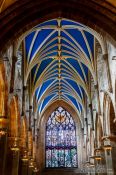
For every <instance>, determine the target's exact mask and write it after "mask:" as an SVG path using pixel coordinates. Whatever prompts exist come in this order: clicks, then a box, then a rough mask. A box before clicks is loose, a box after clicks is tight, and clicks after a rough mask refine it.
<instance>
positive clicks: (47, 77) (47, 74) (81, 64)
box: [23, 18, 95, 116]
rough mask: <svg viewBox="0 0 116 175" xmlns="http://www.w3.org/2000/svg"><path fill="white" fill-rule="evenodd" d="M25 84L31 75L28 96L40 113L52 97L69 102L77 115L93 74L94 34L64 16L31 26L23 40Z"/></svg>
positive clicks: (88, 93) (88, 92) (79, 113)
mask: <svg viewBox="0 0 116 175" xmlns="http://www.w3.org/2000/svg"><path fill="white" fill-rule="evenodd" d="M23 43H24V51H25V54H24V57H25V79H24V81H25V84H26V83H27V81H28V78H29V77H31V100H32V99H33V97H34V96H35V97H36V104H37V105H36V107H37V110H38V112H39V115H41V114H42V113H43V112H44V110H45V109H46V108H47V107H48V106H49V105H50V104H52V103H53V102H54V101H56V100H63V101H65V102H67V103H69V104H70V105H71V106H72V107H73V108H74V109H75V110H76V111H77V113H78V115H79V116H81V113H82V111H84V110H85V96H86V97H88V101H91V97H90V89H89V80H90V74H91V75H93V76H94V73H95V67H94V36H93V35H92V34H91V33H90V32H89V29H88V28H87V27H86V26H84V25H82V24H80V23H77V22H74V21H71V20H67V19H61V18H58V19H53V20H50V21H47V22H44V23H42V24H39V25H38V26H36V27H34V28H33V29H32V30H31V31H29V33H28V34H26V36H25V38H24V40H23Z"/></svg>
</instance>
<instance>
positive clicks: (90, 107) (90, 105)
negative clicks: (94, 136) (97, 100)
mask: <svg viewBox="0 0 116 175" xmlns="http://www.w3.org/2000/svg"><path fill="white" fill-rule="evenodd" d="M89 109H90V115H91V125H92V130H94V121H93V111H92V103H91V104H89Z"/></svg>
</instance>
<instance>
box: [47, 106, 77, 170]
mask: <svg viewBox="0 0 116 175" xmlns="http://www.w3.org/2000/svg"><path fill="white" fill-rule="evenodd" d="M46 167H47V168H48V167H77V140H76V126H75V122H74V120H73V118H72V116H71V115H70V114H69V113H68V112H67V111H66V110H65V109H63V108H62V107H58V108H57V109H56V110H55V111H54V112H53V113H52V114H51V115H50V117H49V119H48V121H47V124H46Z"/></svg>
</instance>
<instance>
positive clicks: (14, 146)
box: [11, 138, 19, 152]
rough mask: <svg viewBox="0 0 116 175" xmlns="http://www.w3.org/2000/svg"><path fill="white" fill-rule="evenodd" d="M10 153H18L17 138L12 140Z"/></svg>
mask: <svg viewBox="0 0 116 175" xmlns="http://www.w3.org/2000/svg"><path fill="white" fill-rule="evenodd" d="M11 151H15V152H18V151H19V147H18V139H17V138H15V140H14V144H13V145H12V147H11Z"/></svg>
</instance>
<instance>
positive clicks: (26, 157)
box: [22, 150, 29, 162]
mask: <svg viewBox="0 0 116 175" xmlns="http://www.w3.org/2000/svg"><path fill="white" fill-rule="evenodd" d="M28 160H29V158H28V152H27V151H26V150H25V151H24V155H23V157H22V161H23V162H27V161H28Z"/></svg>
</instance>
